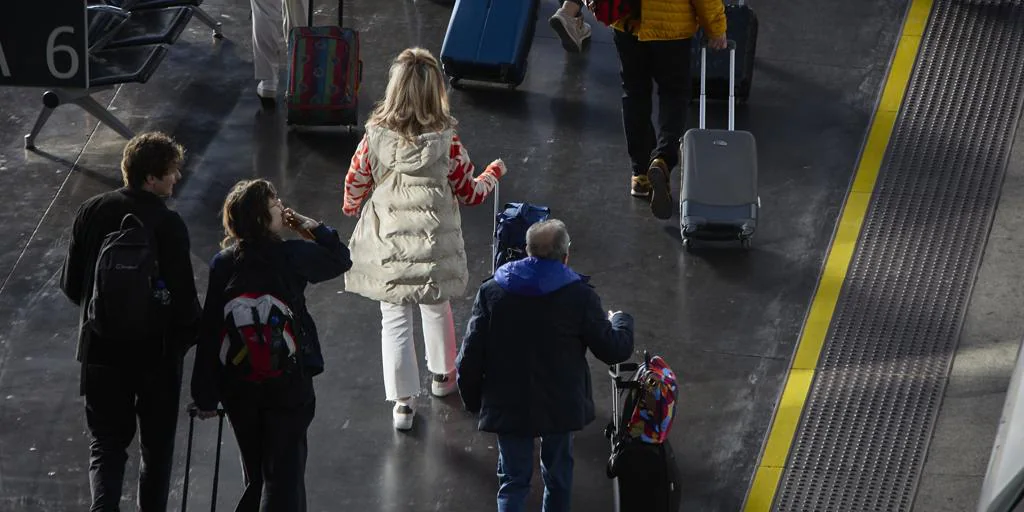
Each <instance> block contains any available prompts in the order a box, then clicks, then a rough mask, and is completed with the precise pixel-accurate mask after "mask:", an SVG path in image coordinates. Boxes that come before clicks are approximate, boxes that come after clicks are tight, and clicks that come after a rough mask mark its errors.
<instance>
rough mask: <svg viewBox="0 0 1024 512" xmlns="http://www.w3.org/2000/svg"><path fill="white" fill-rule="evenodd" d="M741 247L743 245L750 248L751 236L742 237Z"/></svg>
mask: <svg viewBox="0 0 1024 512" xmlns="http://www.w3.org/2000/svg"><path fill="white" fill-rule="evenodd" d="M740 247H743V248H744V249H750V239H749V238H742V239H740Z"/></svg>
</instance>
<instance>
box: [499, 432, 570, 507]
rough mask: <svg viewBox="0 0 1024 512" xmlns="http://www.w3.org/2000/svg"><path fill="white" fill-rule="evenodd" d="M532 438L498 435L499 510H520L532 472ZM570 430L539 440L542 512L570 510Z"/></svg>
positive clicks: (523, 505) (528, 490) (524, 502)
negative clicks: (542, 482) (542, 492)
mask: <svg viewBox="0 0 1024 512" xmlns="http://www.w3.org/2000/svg"><path fill="white" fill-rule="evenodd" d="M533 439H534V438H532V437H517V436H510V435H499V436H498V512H522V511H523V510H524V509H525V508H524V507H525V506H526V496H527V495H528V494H529V493H530V478H531V477H532V475H533V446H534V445H533ZM572 465H573V460H572V433H565V434H555V435H548V436H544V437H542V438H541V440H540V474H541V478H543V480H544V512H569V505H570V502H571V498H572Z"/></svg>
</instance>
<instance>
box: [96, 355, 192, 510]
mask: <svg viewBox="0 0 1024 512" xmlns="http://www.w3.org/2000/svg"><path fill="white" fill-rule="evenodd" d="M181 367H182V359H181V357H180V356H173V357H168V358H166V359H163V360H158V362H157V364H155V365H147V366H146V367H145V368H131V369H126V368H124V367H119V366H101V365H88V366H87V367H86V369H85V371H86V375H85V420H86V424H87V426H88V428H89V434H90V435H91V436H92V442H91V443H90V445H89V449H90V451H91V456H90V458H89V483H90V486H91V489H92V508H91V509H90V510H91V511H92V512H100V511H102V512H117V511H119V510H120V508H119V507H120V502H121V490H122V486H123V484H124V466H125V463H126V462H127V461H128V452H127V449H128V446H129V445H130V444H131V442H132V438H134V437H135V428H136V422H137V425H138V430H139V449H140V451H141V452H142V464H141V465H140V467H139V473H140V474H139V498H138V510H139V511H141V512H157V511H159V512H163V511H164V510H166V509H167V492H168V490H169V487H170V483H171V467H172V465H173V462H174V434H175V431H176V430H177V426H178V412H179V409H178V407H179V403H178V402H179V397H180V394H181V370H182V368H181Z"/></svg>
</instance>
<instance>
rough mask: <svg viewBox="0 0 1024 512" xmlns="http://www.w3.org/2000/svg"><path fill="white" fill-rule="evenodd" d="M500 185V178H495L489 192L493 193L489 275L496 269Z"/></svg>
mask: <svg viewBox="0 0 1024 512" xmlns="http://www.w3.org/2000/svg"><path fill="white" fill-rule="evenodd" d="M500 187H501V180H500V179H498V180H495V182H494V191H493V192H491V193H492V194H493V195H494V215H493V216H491V222H492V224H493V225H492V226H491V275H494V272H496V271H497V270H498V269H497V268H496V267H495V263H496V262H495V256H497V255H496V254H495V251H497V250H498V239H497V238H495V235H496V234H497V233H498V204H499V202H498V201H499V200H500V199H499V197H498V196H499V195H500V193H499V190H498V189H499V188H500Z"/></svg>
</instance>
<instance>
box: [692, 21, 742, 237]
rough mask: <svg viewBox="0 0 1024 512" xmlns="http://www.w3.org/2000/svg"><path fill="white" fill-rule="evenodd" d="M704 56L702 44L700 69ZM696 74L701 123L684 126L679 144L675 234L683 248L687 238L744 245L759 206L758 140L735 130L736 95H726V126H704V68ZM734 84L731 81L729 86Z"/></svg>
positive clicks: (731, 45)
mask: <svg viewBox="0 0 1024 512" xmlns="http://www.w3.org/2000/svg"><path fill="white" fill-rule="evenodd" d="M706 60H707V48H706V47H702V48H701V58H700V62H701V68H702V69H703V68H704V63H705V62H706ZM735 65H736V44H735V42H734V41H729V67H730V68H735ZM700 76H701V81H700V85H701V89H700V128H691V129H689V130H687V131H686V133H685V134H683V141H682V144H681V148H680V151H681V153H682V158H681V159H680V162H682V169H683V172H682V173H681V174H682V180H683V184H682V187H681V188H682V190H681V192H680V194H679V219H680V235H682V238H683V244H684V245H685V246H686V248H687V249H690V248H691V247H692V242H691V240H692V239H704V240H738V241H739V242H740V243H741V244H742V245H743V247H744V248H749V247H750V239H751V237H753V236H754V231H755V230H756V229H757V218H758V212H759V210H760V208H761V199H760V197H758V195H757V144H756V142H755V140H754V135H753V134H751V133H750V132H747V131H738V130H735V129H734V127H735V124H736V100H735V98H734V97H733V96H732V95H731V94H730V95H729V129H728V130H709V129H705V117H706V110H707V100H706V95H705V90H704V80H703V78H704V73H703V72H702V73H701V74H700ZM730 76H734V75H730ZM733 85H734V84H733V83H730V90H731V89H732V86H733Z"/></svg>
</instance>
